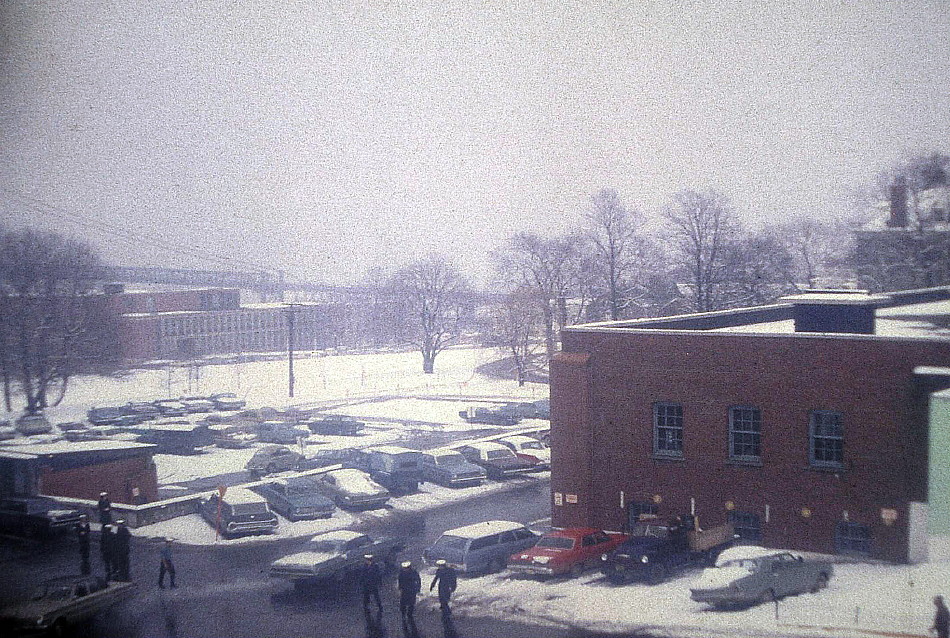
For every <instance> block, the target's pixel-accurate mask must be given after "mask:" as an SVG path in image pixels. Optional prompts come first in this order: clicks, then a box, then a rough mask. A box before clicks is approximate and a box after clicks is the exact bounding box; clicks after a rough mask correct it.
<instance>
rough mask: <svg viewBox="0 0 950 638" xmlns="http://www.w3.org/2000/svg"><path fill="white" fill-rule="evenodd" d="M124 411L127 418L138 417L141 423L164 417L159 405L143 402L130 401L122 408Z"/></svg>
mask: <svg viewBox="0 0 950 638" xmlns="http://www.w3.org/2000/svg"><path fill="white" fill-rule="evenodd" d="M122 410H123V411H124V412H125V414H126V415H127V416H132V417H138V419H139V420H138V422H139V423H142V422H143V421H148V420H149V419H157V418H159V417H160V416H162V411H161V409H160V408H159V407H158V406H157V405H155V404H154V403H145V402H141V401H140V402H132V401H130V402H129V403H126V404H125V405H124V406H123V407H122Z"/></svg>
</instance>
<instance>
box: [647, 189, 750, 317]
mask: <svg viewBox="0 0 950 638" xmlns="http://www.w3.org/2000/svg"><path fill="white" fill-rule="evenodd" d="M663 216H664V217H665V218H666V220H667V222H668V223H669V226H670V231H671V240H672V248H673V255H674V262H675V264H676V265H677V266H678V267H679V269H680V270H681V271H682V273H683V275H684V276H685V277H686V279H687V283H688V284H689V287H690V295H691V301H692V304H693V307H694V308H695V309H696V310H697V311H699V312H707V311H710V310H715V309H717V308H719V307H720V306H721V304H722V301H723V300H722V299H721V295H720V293H721V292H722V290H721V284H722V282H723V280H724V277H725V268H726V254H725V248H726V246H727V245H728V244H729V242H731V241H733V240H734V239H735V238H736V237H737V235H738V232H739V225H738V222H737V220H736V214H735V211H734V210H733V208H732V206H731V204H730V203H729V201H728V200H727V199H726V198H725V197H724V196H723V195H720V194H719V193H717V192H715V191H707V192H704V193H703V192H697V191H692V190H687V191H683V192H681V193H678V194H677V195H676V196H675V197H674V203H673V205H671V206H669V207H668V208H667V209H666V211H665V212H664V214H663Z"/></svg>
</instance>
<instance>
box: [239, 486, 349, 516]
mask: <svg viewBox="0 0 950 638" xmlns="http://www.w3.org/2000/svg"><path fill="white" fill-rule="evenodd" d="M256 491H257V493H258V494H260V495H261V496H263V497H264V498H266V499H267V504H268V505H270V507H271V509H272V510H274V511H275V512H277V513H278V514H280V515H281V516H283V517H284V518H286V519H287V520H289V521H300V520H303V519H310V518H330V517H331V516H333V510H335V509H336V505H334V504H333V501H332V500H331V499H329V498H327V497H326V496H324V495H323V494H321V493H320V491H319V487H318V486H317V484H316V482H315V481H314V479H312V478H308V477H300V478H291V479H287V480H285V481H278V482H275V483H267V484H266V485H261V486H260V487H258V488H257V490H256Z"/></svg>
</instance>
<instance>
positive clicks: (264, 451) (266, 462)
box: [245, 445, 304, 475]
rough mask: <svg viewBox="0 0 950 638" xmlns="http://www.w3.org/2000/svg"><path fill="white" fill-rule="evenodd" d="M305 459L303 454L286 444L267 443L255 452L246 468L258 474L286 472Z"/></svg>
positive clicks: (295, 467)
mask: <svg viewBox="0 0 950 638" xmlns="http://www.w3.org/2000/svg"><path fill="white" fill-rule="evenodd" d="M303 459H304V456H303V454H301V453H300V452H294V451H293V450H291V449H290V448H289V447H286V446H284V445H265V446H262V447H261V448H260V449H259V450H258V451H257V452H255V453H254V456H252V457H251V460H250V461H248V462H247V465H246V466H245V468H246V469H247V471H248V472H250V473H251V474H258V475H264V474H273V473H274V472H286V471H288V470H295V469H297V468H298V467H299V466H300V462H301V461H303Z"/></svg>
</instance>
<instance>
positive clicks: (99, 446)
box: [0, 440, 156, 456]
mask: <svg viewBox="0 0 950 638" xmlns="http://www.w3.org/2000/svg"><path fill="white" fill-rule="evenodd" d="M155 447H156V446H154V445H152V444H150V443H136V442H134V441H106V440H94V441H57V442H55V443H36V444H27V445H18V446H16V451H17V452H18V453H20V454H32V455H35V456H46V455H50V454H75V453H81V452H107V451H112V450H134V449H145V448H151V449H154V448H155ZM5 452H6V451H5V450H3V449H2V448H0V456H2V455H4V453H5Z"/></svg>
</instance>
